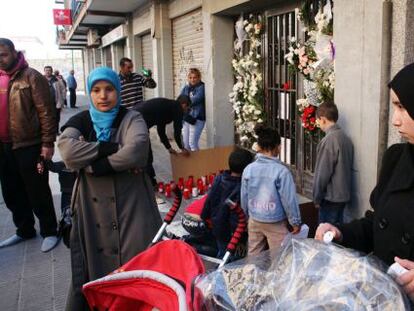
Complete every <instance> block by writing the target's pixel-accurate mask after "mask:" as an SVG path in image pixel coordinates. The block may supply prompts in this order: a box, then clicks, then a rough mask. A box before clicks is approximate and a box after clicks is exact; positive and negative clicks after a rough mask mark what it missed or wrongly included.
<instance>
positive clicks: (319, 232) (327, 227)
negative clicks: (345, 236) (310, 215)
mask: <svg viewBox="0 0 414 311" xmlns="http://www.w3.org/2000/svg"><path fill="white" fill-rule="evenodd" d="M328 231H332V232H333V233H334V240H336V241H338V242H341V241H342V232H341V231H339V229H338V228H337V227H335V226H333V225H331V224H328V223H321V224H320V225H319V226H318V228H317V229H316V233H315V240H319V241H323V236H324V234H325V233H326V232H328Z"/></svg>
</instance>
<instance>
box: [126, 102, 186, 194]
mask: <svg viewBox="0 0 414 311" xmlns="http://www.w3.org/2000/svg"><path fill="white" fill-rule="evenodd" d="M189 106H190V98H189V97H188V96H185V95H181V96H179V97H178V98H177V100H173V99H168V98H162V97H158V98H152V99H150V100H147V101H144V102H142V103H140V104H138V105H136V106H134V110H137V111H139V112H140V113H141V114H142V116H143V117H144V120H145V123H146V124H147V127H148V130H149V129H150V128H151V127H153V126H156V127H157V132H158V136H159V138H160V140H161V142H162V144H163V145H164V147H165V148H166V149H167V150H168V152H169V153H171V154H177V151H176V150H175V149H174V148H172V147H171V144H170V142H169V140H168V137H167V134H166V132H165V131H166V126H167V124H169V123H171V122H173V124H174V138H175V142H176V144H177V146H178V148H180V150H181V152H182V153H183V154H184V155H189V151H188V150H187V149H185V148H184V145H183V143H182V141H181V130H182V128H183V115H184V114H185V113H186V112H187V110H188V107H189ZM148 150H149V154H148V165H147V173H148V175H149V176H150V178H151V182H152V185H153V186H154V187H155V186H156V185H157V180H156V179H155V170H154V167H153V166H152V162H153V160H154V157H153V154H152V148H151V144H150V147H149V149H148Z"/></svg>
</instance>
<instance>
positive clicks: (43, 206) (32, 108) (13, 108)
mask: <svg viewBox="0 0 414 311" xmlns="http://www.w3.org/2000/svg"><path fill="white" fill-rule="evenodd" d="M55 109H56V108H55V107H54V106H53V105H52V103H51V97H50V91H49V86H48V82H47V80H46V79H45V78H44V77H43V76H42V75H41V74H40V73H39V72H37V71H36V70H34V69H32V68H30V67H29V66H28V65H27V62H26V61H25V59H24V56H23V54H22V53H21V52H17V51H16V50H15V48H14V44H13V42H12V41H10V40H8V39H4V38H0V181H1V188H2V193H3V197H4V201H5V203H6V206H7V208H8V209H9V210H10V211H11V212H12V215H13V222H14V224H15V225H16V227H17V230H16V234H14V235H12V236H11V237H10V238H8V239H6V240H4V241H2V242H0V248H1V247H6V246H10V245H13V244H16V243H19V242H21V241H24V240H26V239H30V238H33V237H35V236H36V231H35V229H34V223H35V220H34V216H33V213H34V214H35V215H36V216H37V218H38V219H39V224H40V234H41V235H42V237H43V238H44V239H43V243H42V246H41V250H42V251H43V252H47V251H49V250H51V249H52V248H54V247H55V246H56V245H57V243H58V241H59V240H58V238H57V236H56V235H57V231H56V229H57V223H56V215H55V210H54V207H53V200H52V194H51V191H50V188H49V181H48V172H47V171H45V172H44V173H43V174H39V173H38V170H37V165H38V163H39V162H41V161H42V160H43V159H44V160H50V159H51V158H52V156H53V152H54V141H55V140H56V126H57V125H56V115H55Z"/></svg>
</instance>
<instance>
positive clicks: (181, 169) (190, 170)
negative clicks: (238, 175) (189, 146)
mask: <svg viewBox="0 0 414 311" xmlns="http://www.w3.org/2000/svg"><path fill="white" fill-rule="evenodd" d="M233 149H234V146H226V147H216V148H211V149H203V150H199V151H193V152H191V154H190V156H188V157H186V156H184V155H171V168H172V175H173V179H174V180H175V181H178V178H179V177H183V178H184V179H187V178H188V176H190V175H192V176H194V178H195V180H197V178H200V177H201V176H205V175H209V174H211V173H218V172H219V171H220V170H227V169H228V168H229V165H228V158H229V155H230V153H231V152H232V151H233Z"/></svg>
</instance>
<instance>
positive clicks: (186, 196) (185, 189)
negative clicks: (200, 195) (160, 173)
mask: <svg viewBox="0 0 414 311" xmlns="http://www.w3.org/2000/svg"><path fill="white" fill-rule="evenodd" d="M190 195H191V194H190V189H189V188H184V191H183V197H184V199H186V200H188V199H189V198H190Z"/></svg>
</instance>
